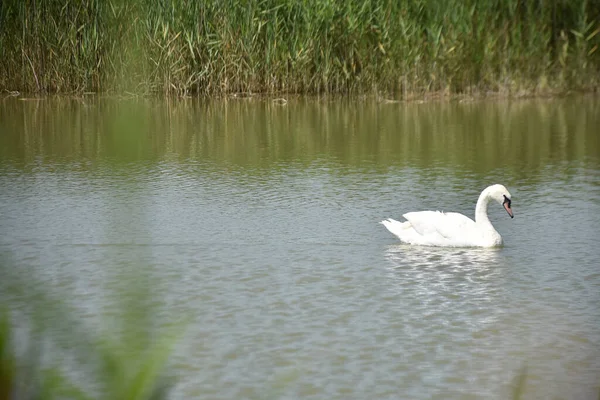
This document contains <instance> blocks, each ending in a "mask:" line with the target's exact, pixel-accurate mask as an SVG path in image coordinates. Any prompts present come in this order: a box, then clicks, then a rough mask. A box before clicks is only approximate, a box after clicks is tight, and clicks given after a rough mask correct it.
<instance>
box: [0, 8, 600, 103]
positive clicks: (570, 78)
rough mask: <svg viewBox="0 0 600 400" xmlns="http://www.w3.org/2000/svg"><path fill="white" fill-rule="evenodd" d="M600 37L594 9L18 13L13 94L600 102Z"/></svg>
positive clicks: (8, 22)
mask: <svg viewBox="0 0 600 400" xmlns="http://www.w3.org/2000/svg"><path fill="white" fill-rule="evenodd" d="M599 32H600V3H599V2H597V1H589V0H553V1H548V0H527V1H525V0H483V1H479V0H447V1H438V0H407V1H393V0H349V1H340V0H242V1H238V0H221V1H216V0H205V1H196V0H169V1H167V0H156V1H155V0H140V1H130V0H105V1H101V0H77V1H75V0H62V1H59V0H5V1H4V2H2V3H0V88H3V89H6V90H20V91H31V92H81V91H121V92H122V91H132V92H137V93H146V92H170V93H179V94H187V93H197V94H228V93H250V92H252V93H255V92H260V93H277V92H286V93H354V94H359V93H373V92H383V93H393V94H398V95H403V96H408V95H410V94H414V93H431V92H442V93H478V92H484V93H485V92H488V91H493V92H501V93H512V94H514V93H539V92H546V91H553V90H561V91H563V90H569V89H588V90H590V89H591V90H594V89H596V88H597V86H598V81H599V78H598V76H599V73H600V50H599V49H598V46H599V45H600V34H599Z"/></svg>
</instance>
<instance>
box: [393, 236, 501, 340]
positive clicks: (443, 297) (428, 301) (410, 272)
mask: <svg viewBox="0 0 600 400" xmlns="http://www.w3.org/2000/svg"><path fill="white" fill-rule="evenodd" d="M385 258H386V259H387V260H388V262H389V266H388V267H387V269H388V274H387V275H388V278H389V281H390V284H391V286H390V290H391V291H392V292H393V293H395V295H396V296H398V297H400V299H398V300H399V301H401V302H403V303H405V304H410V306H411V307H416V308H417V309H418V314H419V315H421V316H422V317H423V318H426V319H429V321H428V322H429V324H432V325H434V326H435V325H438V326H444V325H456V324H459V325H461V324H468V325H471V326H472V327H473V328H475V329H479V328H483V327H484V326H488V325H489V324H490V323H493V322H495V321H496V319H497V317H498V316H499V314H500V313H501V310H502V307H501V304H502V298H503V295H502V293H503V290H504V289H503V287H504V285H503V280H504V267H505V265H504V264H505V263H504V262H503V257H502V252H501V250H499V249H485V248H482V249H472V248H471V249H456V248H443V247H425V246H411V245H404V244H401V245H394V246H390V247H388V248H387V249H386V251H385Z"/></svg>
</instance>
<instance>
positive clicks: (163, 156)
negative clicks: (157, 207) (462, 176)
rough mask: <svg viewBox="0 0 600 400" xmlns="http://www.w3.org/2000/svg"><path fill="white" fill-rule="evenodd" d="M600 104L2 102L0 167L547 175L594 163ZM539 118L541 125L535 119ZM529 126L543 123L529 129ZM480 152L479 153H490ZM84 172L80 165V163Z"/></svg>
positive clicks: (593, 101)
mask: <svg viewBox="0 0 600 400" xmlns="http://www.w3.org/2000/svg"><path fill="white" fill-rule="evenodd" d="M599 111H600V101H598V100H597V99H595V98H574V99H565V100H558V101H557V100H552V101H546V100H532V101H524V100H523V101H502V102H477V103H467V104H460V103H447V102H443V103H432V104H428V105H421V104H415V103H406V104H405V103H400V104H381V103H369V102H367V103H363V102H352V101H348V102H345V101H336V102H331V103H330V102H321V101H310V100H308V101H304V100H298V101H290V102H289V103H288V104H287V105H285V106H282V105H279V104H276V103H273V102H270V101H247V100H240V101H210V102H202V101H192V100H189V101H175V102H164V101H153V100H127V101H115V100H107V99H102V98H100V99H95V98H90V99H87V100H85V101H79V100H71V99H56V100H52V101H43V100H42V101H31V102H22V101H17V100H10V99H9V100H5V102H4V104H3V106H2V107H0V131H1V132H3V135H2V136H0V144H1V145H2V146H0V160H1V159H4V160H5V161H14V162H17V163H19V164H22V163H24V164H36V163H40V162H41V163H42V164H44V161H45V160H47V161H48V162H52V163H57V162H58V163H59V164H60V163H69V162H71V161H81V160H87V161H89V162H93V161H108V162H115V163H116V164H118V163H122V162H132V161H147V162H158V161H162V160H168V159H171V158H175V159H194V160H197V161H206V160H209V161H211V162H215V163H227V164H229V165H232V166H236V165H237V166H240V167H244V168H245V167H252V168H258V169H260V168H261V167H268V168H273V166H274V165H283V164H285V163H288V162H293V163H294V164H298V163H300V164H306V165H309V164H310V163H312V162H314V161H318V160H321V159H324V158H327V159H328V160H333V161H335V162H336V163H339V164H342V165H347V166H361V165H363V166H364V165H368V166H371V167H375V168H376V167H377V165H399V166H414V167H417V168H418V167H421V166H426V167H432V166H434V165H438V166H440V167H450V168H457V169H459V170H462V169H465V168H468V169H470V170H476V171H480V172H489V171H491V170H494V169H498V168H517V169H520V168H523V167H527V168H529V169H541V168H544V167H546V166H547V165H548V164H549V163H552V162H553V161H557V160H558V161H568V160H593V159H595V158H596V157H597V154H598V149H599V148H600V138H599V137H598V135H597V134H596V132H593V130H592V129H590V128H589V127H591V126H598V125H600V117H599V115H600V112H599ZM532 115H533V116H534V117H535V118H532ZM531 121H535V123H534V125H532V122H531ZM482 149H483V151H482ZM82 167H84V166H82Z"/></svg>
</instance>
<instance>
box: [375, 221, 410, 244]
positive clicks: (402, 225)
mask: <svg viewBox="0 0 600 400" xmlns="http://www.w3.org/2000/svg"><path fill="white" fill-rule="evenodd" d="M380 224H382V225H383V226H385V227H386V228H387V230H388V231H390V232H392V233H393V234H394V235H396V236H398V238H399V239H400V240H403V238H404V236H406V230H407V229H409V228H411V226H410V222H408V221H406V222H400V221H396V220H395V219H392V218H388V219H384V220H383V221H381V222H380Z"/></svg>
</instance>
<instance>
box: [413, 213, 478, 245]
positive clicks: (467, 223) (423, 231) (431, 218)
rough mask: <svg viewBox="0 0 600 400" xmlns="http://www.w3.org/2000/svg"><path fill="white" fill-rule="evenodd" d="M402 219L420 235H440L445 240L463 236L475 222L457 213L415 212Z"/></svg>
mask: <svg viewBox="0 0 600 400" xmlns="http://www.w3.org/2000/svg"><path fill="white" fill-rule="evenodd" d="M403 217H404V218H406V220H407V221H408V222H410V224H411V226H412V227H413V229H414V230H415V231H417V233H419V234H420V235H423V236H429V235H441V236H442V237H444V238H446V239H454V238H457V237H461V236H464V235H465V233H466V232H467V231H469V230H471V229H472V228H473V227H474V225H475V221H473V220H472V219H471V218H469V217H467V216H465V215H462V214H459V213H444V212H440V211H417V212H409V213H406V214H404V215H403Z"/></svg>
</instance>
